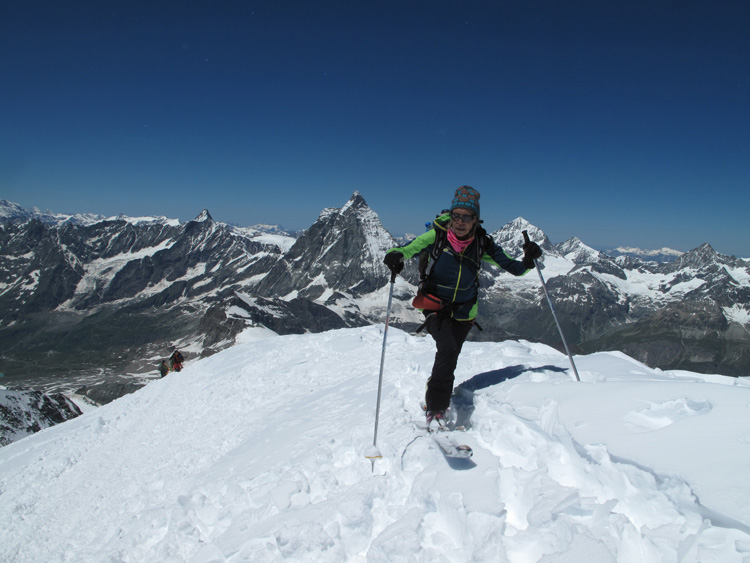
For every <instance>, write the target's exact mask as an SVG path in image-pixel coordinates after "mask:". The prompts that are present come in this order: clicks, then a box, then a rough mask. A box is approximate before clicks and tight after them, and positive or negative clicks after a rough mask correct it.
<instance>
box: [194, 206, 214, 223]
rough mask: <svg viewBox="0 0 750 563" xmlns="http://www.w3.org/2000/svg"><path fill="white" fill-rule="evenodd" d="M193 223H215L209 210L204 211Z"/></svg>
mask: <svg viewBox="0 0 750 563" xmlns="http://www.w3.org/2000/svg"><path fill="white" fill-rule="evenodd" d="M193 222H195V223H213V222H214V219H213V217H211V214H210V213H209V212H208V209H204V210H203V211H201V212H200V213H199V214H198V216H197V217H196V218H195V219H193Z"/></svg>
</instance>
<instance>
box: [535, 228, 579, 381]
mask: <svg viewBox="0 0 750 563" xmlns="http://www.w3.org/2000/svg"><path fill="white" fill-rule="evenodd" d="M523 241H524V243H527V242H530V241H529V233H528V232H527V231H523ZM534 266H536V271H537V273H538V274H539V281H541V282H542V288H543V289H544V295H546V296H547V303H549V309H550V311H552V318H554V319H555V324H556V325H557V330H558V331H560V338H562V343H563V346H565V352H566V353H567V354H568V359H569V360H570V367H572V368H573V374H574V375H575V376H576V381H581V378H580V377H578V370H577V369H576V364H575V362H574V361H573V355H572V354H571V353H570V349H569V348H568V343H567V342H566V341H565V335H564V334H563V330H562V327H561V326H560V321H558V320H557V314H556V313H555V307H554V305H552V298H551V297H550V296H549V291H547V284H546V283H544V276H543V275H542V269H541V268H540V267H539V262H537V261H536V260H534Z"/></svg>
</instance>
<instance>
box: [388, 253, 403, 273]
mask: <svg viewBox="0 0 750 563" xmlns="http://www.w3.org/2000/svg"><path fill="white" fill-rule="evenodd" d="M383 262H384V263H385V265H386V266H388V269H389V270H390V271H391V272H392V273H393V274H398V273H399V272H400V271H401V270H403V269H404V255H403V254H401V253H400V252H398V251H396V250H394V251H392V252H389V253H388V254H386V255H385V259H383Z"/></svg>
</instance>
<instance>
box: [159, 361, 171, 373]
mask: <svg viewBox="0 0 750 563" xmlns="http://www.w3.org/2000/svg"><path fill="white" fill-rule="evenodd" d="M159 373H160V374H161V376H162V377H164V376H165V375H167V374H168V373H169V366H168V365H167V360H162V361H161V365H160V366H159Z"/></svg>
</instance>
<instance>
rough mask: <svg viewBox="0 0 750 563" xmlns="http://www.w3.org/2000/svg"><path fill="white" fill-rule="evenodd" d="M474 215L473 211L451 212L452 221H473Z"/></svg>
mask: <svg viewBox="0 0 750 563" xmlns="http://www.w3.org/2000/svg"><path fill="white" fill-rule="evenodd" d="M474 217H476V215H474V214H473V213H451V219H453V220H454V221H461V222H462V223H468V222H469V221H473V220H474Z"/></svg>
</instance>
